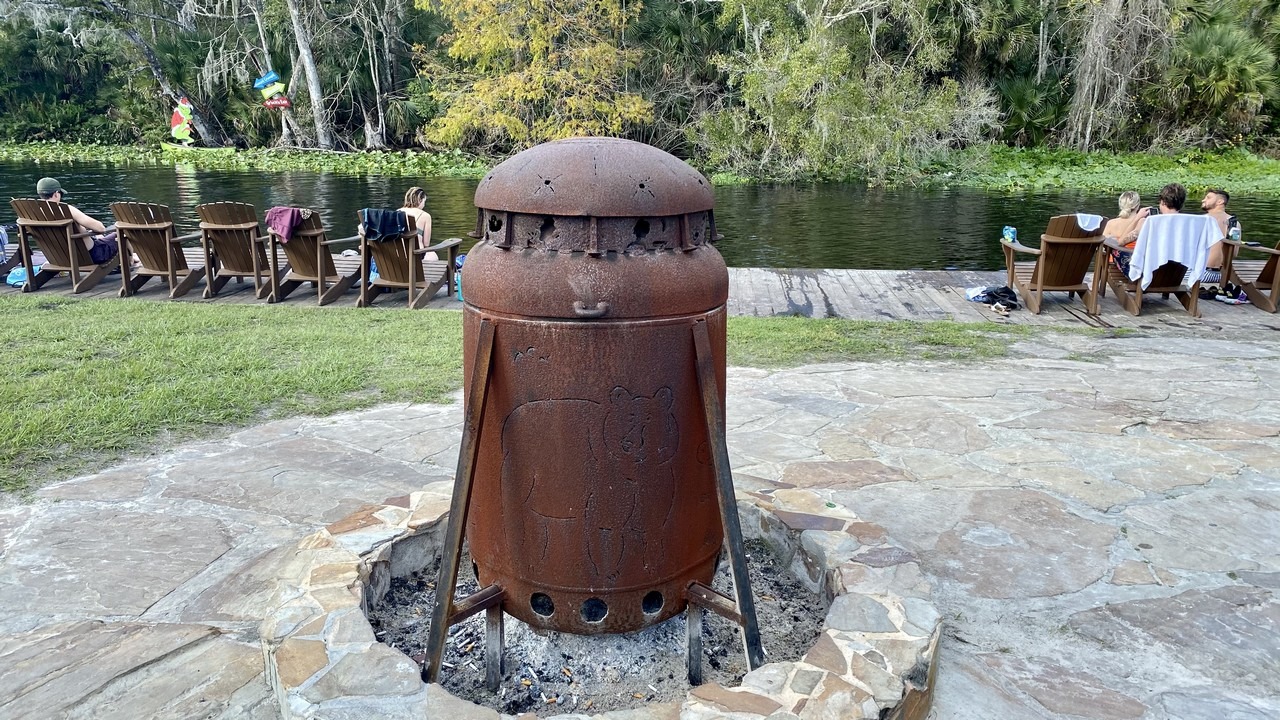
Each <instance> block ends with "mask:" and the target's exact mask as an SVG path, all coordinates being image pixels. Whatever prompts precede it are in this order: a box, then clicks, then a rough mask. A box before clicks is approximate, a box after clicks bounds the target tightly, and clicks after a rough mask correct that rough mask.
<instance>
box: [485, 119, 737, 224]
mask: <svg viewBox="0 0 1280 720" xmlns="http://www.w3.org/2000/svg"><path fill="white" fill-rule="evenodd" d="M475 203H476V207H480V208H484V209H486V210H502V211H507V212H515V213H527V214H530V215H569V216H584V217H663V216H670V215H683V214H685V213H693V212H701V211H703V210H710V209H712V208H714V207H715V196H714V195H713V194H712V192H711V183H710V182H709V181H708V180H707V179H706V178H705V177H703V175H702V173H700V172H698V171H697V170H694V169H693V168H692V167H689V165H688V164H687V163H685V162H684V161H683V160H680V159H679V158H677V157H675V156H674V155H671V154H669V153H665V152H663V151H661V150H659V149H657V148H655V147H652V146H650V145H645V144H644V143H638V142H634V141H631V140H621V139H619V138H595V137H587V138H569V139H567V140H556V141H555V142H549V143H544V144H542V145H538V146H537V147H532V148H529V149H528V150H525V151H524V152H522V153H519V154H517V155H515V156H513V157H511V158H508V159H507V160H506V161H504V162H502V163H501V164H499V165H498V166H497V167H495V168H494V169H493V170H491V171H489V174H488V175H486V176H485V178H484V180H482V181H480V186H479V187H477V188H476V199H475Z"/></svg>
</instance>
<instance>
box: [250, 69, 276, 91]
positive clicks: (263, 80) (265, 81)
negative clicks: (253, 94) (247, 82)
mask: <svg viewBox="0 0 1280 720" xmlns="http://www.w3.org/2000/svg"><path fill="white" fill-rule="evenodd" d="M279 80H280V74H279V73H277V72H276V71H275V70H271V71H269V72H268V73H267V74H266V75H263V76H262V77H260V78H258V79H257V80H255V81H253V89H254V90H261V89H263V88H265V87H267V86H269V85H271V84H272V83H275V82H279Z"/></svg>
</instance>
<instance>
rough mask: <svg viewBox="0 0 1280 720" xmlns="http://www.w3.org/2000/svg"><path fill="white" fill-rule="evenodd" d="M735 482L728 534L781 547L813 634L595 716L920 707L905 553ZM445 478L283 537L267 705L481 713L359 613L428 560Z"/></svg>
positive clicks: (915, 612)
mask: <svg viewBox="0 0 1280 720" xmlns="http://www.w3.org/2000/svg"><path fill="white" fill-rule="evenodd" d="M735 485H736V488H737V494H738V512H739V515H740V517H741V518H742V529H743V533H744V536H745V537H746V538H748V539H760V540H763V541H764V542H766V543H768V544H769V545H770V546H771V547H772V548H774V549H775V550H776V551H777V553H778V554H779V555H780V556H783V557H790V558H791V559H790V564H791V567H792V569H793V570H795V571H796V574H797V576H798V577H799V578H800V579H801V580H802V581H803V582H804V583H806V584H807V585H809V586H810V588H811V589H813V590H815V591H819V592H823V593H826V594H827V596H828V597H830V598H831V599H832V602H831V608H830V610H829V612H828V614H827V617H826V621H825V623H824V626H823V632H822V634H821V635H820V636H819V637H818V640H817V642H815V643H814V645H813V646H812V648H810V649H809V650H808V652H807V653H806V654H805V655H804V658H803V659H802V660H801V661H798V662H775V663H767V664H765V665H763V666H761V667H759V668H757V669H756V670H753V671H751V672H749V673H748V674H747V675H746V676H745V677H744V678H743V680H742V684H741V686H740V687H734V688H726V687H722V686H720V685H716V684H714V683H708V684H705V685H701V686H699V687H695V688H693V689H691V690H690V691H689V693H688V694H687V696H686V698H685V700H684V701H683V702H682V703H679V704H675V703H665V704H653V705H649V706H646V707H643V708H641V709H638V710H635V709H633V710H626V711H614V712H609V713H603V714H601V715H596V717H605V718H611V719H612V718H617V719H618V720H621V719H622V718H624V717H626V718H628V719H629V720H635V719H636V718H641V717H647V716H650V715H652V716H653V717H654V718H676V717H679V718H682V720H702V719H703V718H713V717H723V716H727V715H730V714H732V715H733V717H735V718H742V719H744V720H749V718H751V717H760V718H763V717H768V716H774V717H775V718H789V717H799V718H802V719H804V720H808V719H809V718H814V719H815V720H816V719H817V718H822V717H840V718H848V719H849V720H860V719H865V720H872V719H876V720H882V719H884V718H889V719H891V720H924V718H925V717H927V716H928V714H929V711H930V709H931V706H932V699H933V689H934V687H935V682H936V672H937V649H938V638H939V635H940V631H941V622H940V617H939V613H938V612H937V610H936V609H935V608H934V605H933V602H932V599H931V597H932V588H931V586H930V585H929V583H928V581H927V580H925V579H924V577H923V575H922V573H921V571H920V568H919V566H918V564H917V563H916V561H915V558H914V557H913V556H912V555H911V553H910V552H908V551H907V550H905V549H903V548H901V547H899V546H897V545H896V544H894V542H893V541H892V539H890V538H889V537H888V536H887V535H886V534H885V532H884V530H883V529H882V528H880V527H878V526H876V525H873V524H871V523H867V522H863V521H860V520H859V519H858V518H857V516H856V514H855V513H854V512H853V511H852V510H851V509H849V508H846V507H843V506H840V505H838V504H836V503H832V502H830V501H829V500H827V499H825V498H823V497H822V496H821V495H820V494H819V493H818V492H815V491H812V490H807V489H801V488H792V487H788V486H786V485H784V484H782V483H775V482H771V481H768V480H763V479H759V478H753V477H750V476H741V475H740V476H738V477H736V478H735ZM452 489H453V483H452V482H438V483H433V484H430V485H427V486H426V487H424V488H423V489H422V490H421V491H419V492H415V493H412V494H411V495H409V496H402V497H397V498H391V499H388V500H386V501H385V502H383V503H381V504H372V505H368V506H366V507H364V508H363V509H361V510H359V511H357V512H355V513H354V514H352V515H350V516H348V517H347V518H345V519H343V520H340V521H338V522H336V523H333V524H331V525H329V526H328V527H326V528H325V529H323V530H320V531H318V532H316V533H314V534H312V535H310V536H308V537H306V538H305V539H303V540H302V541H301V542H300V543H299V544H298V545H297V546H296V548H294V551H293V552H292V553H291V556H290V559H289V561H288V562H287V563H286V564H285V565H284V566H283V568H282V570H281V572H280V574H279V582H278V586H277V589H276V591H275V593H274V596H273V599H272V601H271V602H270V603H269V604H268V611H267V616H266V618H265V620H264V621H263V623H262V625H261V642H262V648H263V654H264V658H265V660H266V668H267V678H268V682H269V683H270V684H271V686H272V688H273V690H274V692H275V694H276V697H277V700H278V703H279V709H280V713H281V717H282V718H288V719H292V718H352V719H354V718H375V717H376V718H423V717H450V718H462V719H468V718H488V719H491V720H497V718H498V715H499V714H498V713H497V712H496V711H494V710H491V709H489V708H484V707H481V706H479V705H476V704H473V703H470V702H467V701H465V700H462V699H459V698H456V697H454V696H452V695H450V694H449V693H448V692H447V691H445V690H444V689H443V688H441V687H440V686H439V685H435V684H430V685H428V684H425V683H423V682H422V680H421V676H420V674H421V667H420V664H419V661H417V660H415V659H413V658H410V657H409V656H407V655H405V654H404V653H402V652H400V651H398V650H395V649H393V648H391V647H388V646H387V645H384V644H382V643H380V642H378V641H377V640H376V639H375V637H374V631H373V628H372V626H371V625H370V623H369V621H368V619H367V617H366V613H367V611H368V610H369V609H370V608H371V607H373V606H375V605H376V604H377V603H379V602H380V601H381V599H382V598H383V597H384V596H385V595H386V593H387V589H388V588H389V586H390V584H391V581H392V579H393V578H402V577H407V576H409V575H411V574H414V573H418V572H421V571H422V570H424V569H425V568H427V567H429V566H431V565H432V564H433V563H435V562H437V561H438V559H439V557H440V552H441V548H442V546H443V543H444V541H445V527H446V524H447V517H448V509H449V504H450V497H451V493H452ZM637 713H641V714H639V715H637ZM588 716H589V715H588V714H584V713H578V714H573V715H569V714H566V715H559V716H555V717H559V718H569V717H575V718H581V717H588ZM504 717H507V716H504ZM522 717H523V716H522ZM530 717H532V716H530Z"/></svg>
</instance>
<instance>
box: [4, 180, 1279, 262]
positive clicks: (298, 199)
mask: <svg viewBox="0 0 1280 720" xmlns="http://www.w3.org/2000/svg"><path fill="white" fill-rule="evenodd" d="M45 175H52V176H54V177H57V178H58V179H59V180H60V181H61V182H62V184H63V186H64V187H66V188H67V189H68V191H69V192H71V193H72V196H71V197H70V198H69V199H70V200H71V201H72V202H73V203H74V204H76V205H77V206H79V207H80V209H82V210H84V211H85V212H87V213H89V214H90V215H93V216H95V217H97V218H98V219H100V220H103V221H104V222H107V223H108V224H109V223H110V222H111V212H110V209H109V205H110V204H111V203H112V202H114V201H117V200H140V201H146V202H159V203H164V204H166V205H169V206H170V207H171V208H172V209H173V211H174V216H175V217H176V218H177V220H178V223H179V225H180V227H181V229H182V230H183V231H184V232H190V231H194V230H195V229H196V223H197V221H196V219H195V213H194V208H195V206H196V205H198V204H200V203H204V202H213V201H216V200H236V201H239V202H247V203H252V204H253V205H255V206H257V208H258V212H259V214H262V213H264V212H265V211H266V209H267V208H269V207H271V206H273V205H297V206H303V207H312V208H315V209H318V210H320V212H321V214H322V216H323V217H324V219H325V222H326V224H328V225H330V226H331V227H335V228H337V230H336V231H335V232H334V233H333V234H334V236H335V237H343V236H346V235H351V234H354V232H355V224H356V212H357V211H358V210H359V209H360V208H362V207H398V206H399V205H400V200H401V198H402V197H403V196H404V191H405V190H406V189H407V188H408V187H409V186H410V185H421V186H422V187H424V188H426V190H427V193H428V210H429V211H430V212H431V215H432V217H433V219H434V225H435V232H434V235H435V237H436V238H444V237H452V236H459V237H465V234H466V232H467V231H468V230H470V229H471V228H472V226H473V224H474V223H475V208H474V206H473V205H472V204H471V199H472V195H473V194H474V192H475V186H476V182H475V181H474V180H454V179H444V178H429V179H428V178H417V179H415V178H400V177H395V178H391V177H373V176H370V177H350V176H338V175H329V174H317V173H304V172H285V173H262V172H228V171H210V170H196V169H194V168H191V167H188V166H174V167H168V166H160V167H145V168H144V167H115V166H108V165H103V164H91V163H82V164H76V165H74V166H72V165H61V164H50V163H43V164H36V163H0V195H3V196H4V197H30V196H32V194H33V192H34V189H35V184H36V180H38V179H40V178H41V177H43V176H45ZM1198 199H1199V198H1198V197H1196V198H1194V199H1193V200H1197V201H1198ZM1143 200H1144V202H1146V203H1151V202H1153V201H1154V195H1152V197H1150V198H1147V197H1144V198H1143ZM716 203H717V205H716V220H717V224H718V226H719V230H720V232H721V233H723V234H724V236H725V239H724V240H722V241H721V242H720V244H719V248H720V251H721V252H722V253H723V254H724V256H725V260H727V261H728V263H729V264H730V265H733V266H738V267H831V268H864V269H911V268H923V269H940V268H944V267H957V268H962V269H975V270H992V269H997V268H1000V267H1002V266H1003V262H1004V261H1003V259H1002V256H1001V254H1000V248H999V244H998V243H997V238H999V236H1000V229H1001V228H1002V227H1003V226H1005V225H1013V226H1015V227H1017V228H1018V231H1019V234H1020V237H1023V238H1030V239H1032V240H1038V238H1039V234H1040V232H1041V231H1042V230H1043V229H1044V224H1045V221H1046V220H1047V219H1048V218H1049V217H1050V216H1052V215H1058V214H1062V213H1067V212H1078V211H1079V212H1093V213H1098V214H1114V212H1115V200H1114V199H1113V198H1112V197H1111V196H1110V195H1102V194H1096V193H1083V192H1074V191H1066V192H1055V193H1036V194H1021V195H1006V194H992V193H986V192H982V191H978V190H878V189H866V188H860V187H853V186H846V185H801V186H783V187H773V186H751V187H730V188H717V189H716ZM1196 207H1198V203H1196ZM1231 209H1232V211H1233V212H1235V213H1237V214H1238V215H1240V218H1241V222H1242V223H1243V225H1244V227H1245V230H1246V234H1247V235H1248V237H1249V239H1253V240H1259V241H1262V242H1270V243H1271V244H1273V243H1274V239H1273V238H1274V236H1275V232H1276V230H1277V229H1280V201H1277V199H1274V198H1249V197H1233V198H1232V200H1231ZM12 222H13V215H12V211H11V210H10V209H9V208H8V207H7V206H3V207H0V223H5V224H8V223H12Z"/></svg>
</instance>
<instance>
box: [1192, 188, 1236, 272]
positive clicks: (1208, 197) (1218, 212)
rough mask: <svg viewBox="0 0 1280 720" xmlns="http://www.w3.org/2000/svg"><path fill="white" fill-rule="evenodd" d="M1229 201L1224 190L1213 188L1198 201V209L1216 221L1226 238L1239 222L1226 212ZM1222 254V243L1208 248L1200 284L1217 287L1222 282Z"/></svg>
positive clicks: (1228, 196) (1229, 197)
mask: <svg viewBox="0 0 1280 720" xmlns="http://www.w3.org/2000/svg"><path fill="white" fill-rule="evenodd" d="M1230 200H1231V196H1230V195H1228V194H1227V191H1226V190H1222V189H1220V188H1214V189H1212V190H1207V191H1205V194H1204V199H1203V200H1201V201H1200V209H1201V210H1204V214H1205V215H1209V216H1211V217H1212V218H1213V219H1214V220H1217V221H1218V227H1219V228H1221V229H1222V236H1223V237H1227V235H1229V234H1230V233H1231V229H1232V228H1239V227H1240V221H1239V220H1237V219H1236V216H1235V215H1232V214H1230V213H1228V212H1227V203H1228V202H1229V201H1230ZM1224 252H1225V248H1224V247H1223V244H1222V243H1214V244H1213V245H1212V246H1211V247H1210V248H1209V262H1208V264H1207V265H1206V266H1205V269H1204V275H1201V276H1200V282H1202V283H1204V284H1206V285H1217V284H1218V283H1220V282H1222V262H1223V254H1224Z"/></svg>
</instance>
